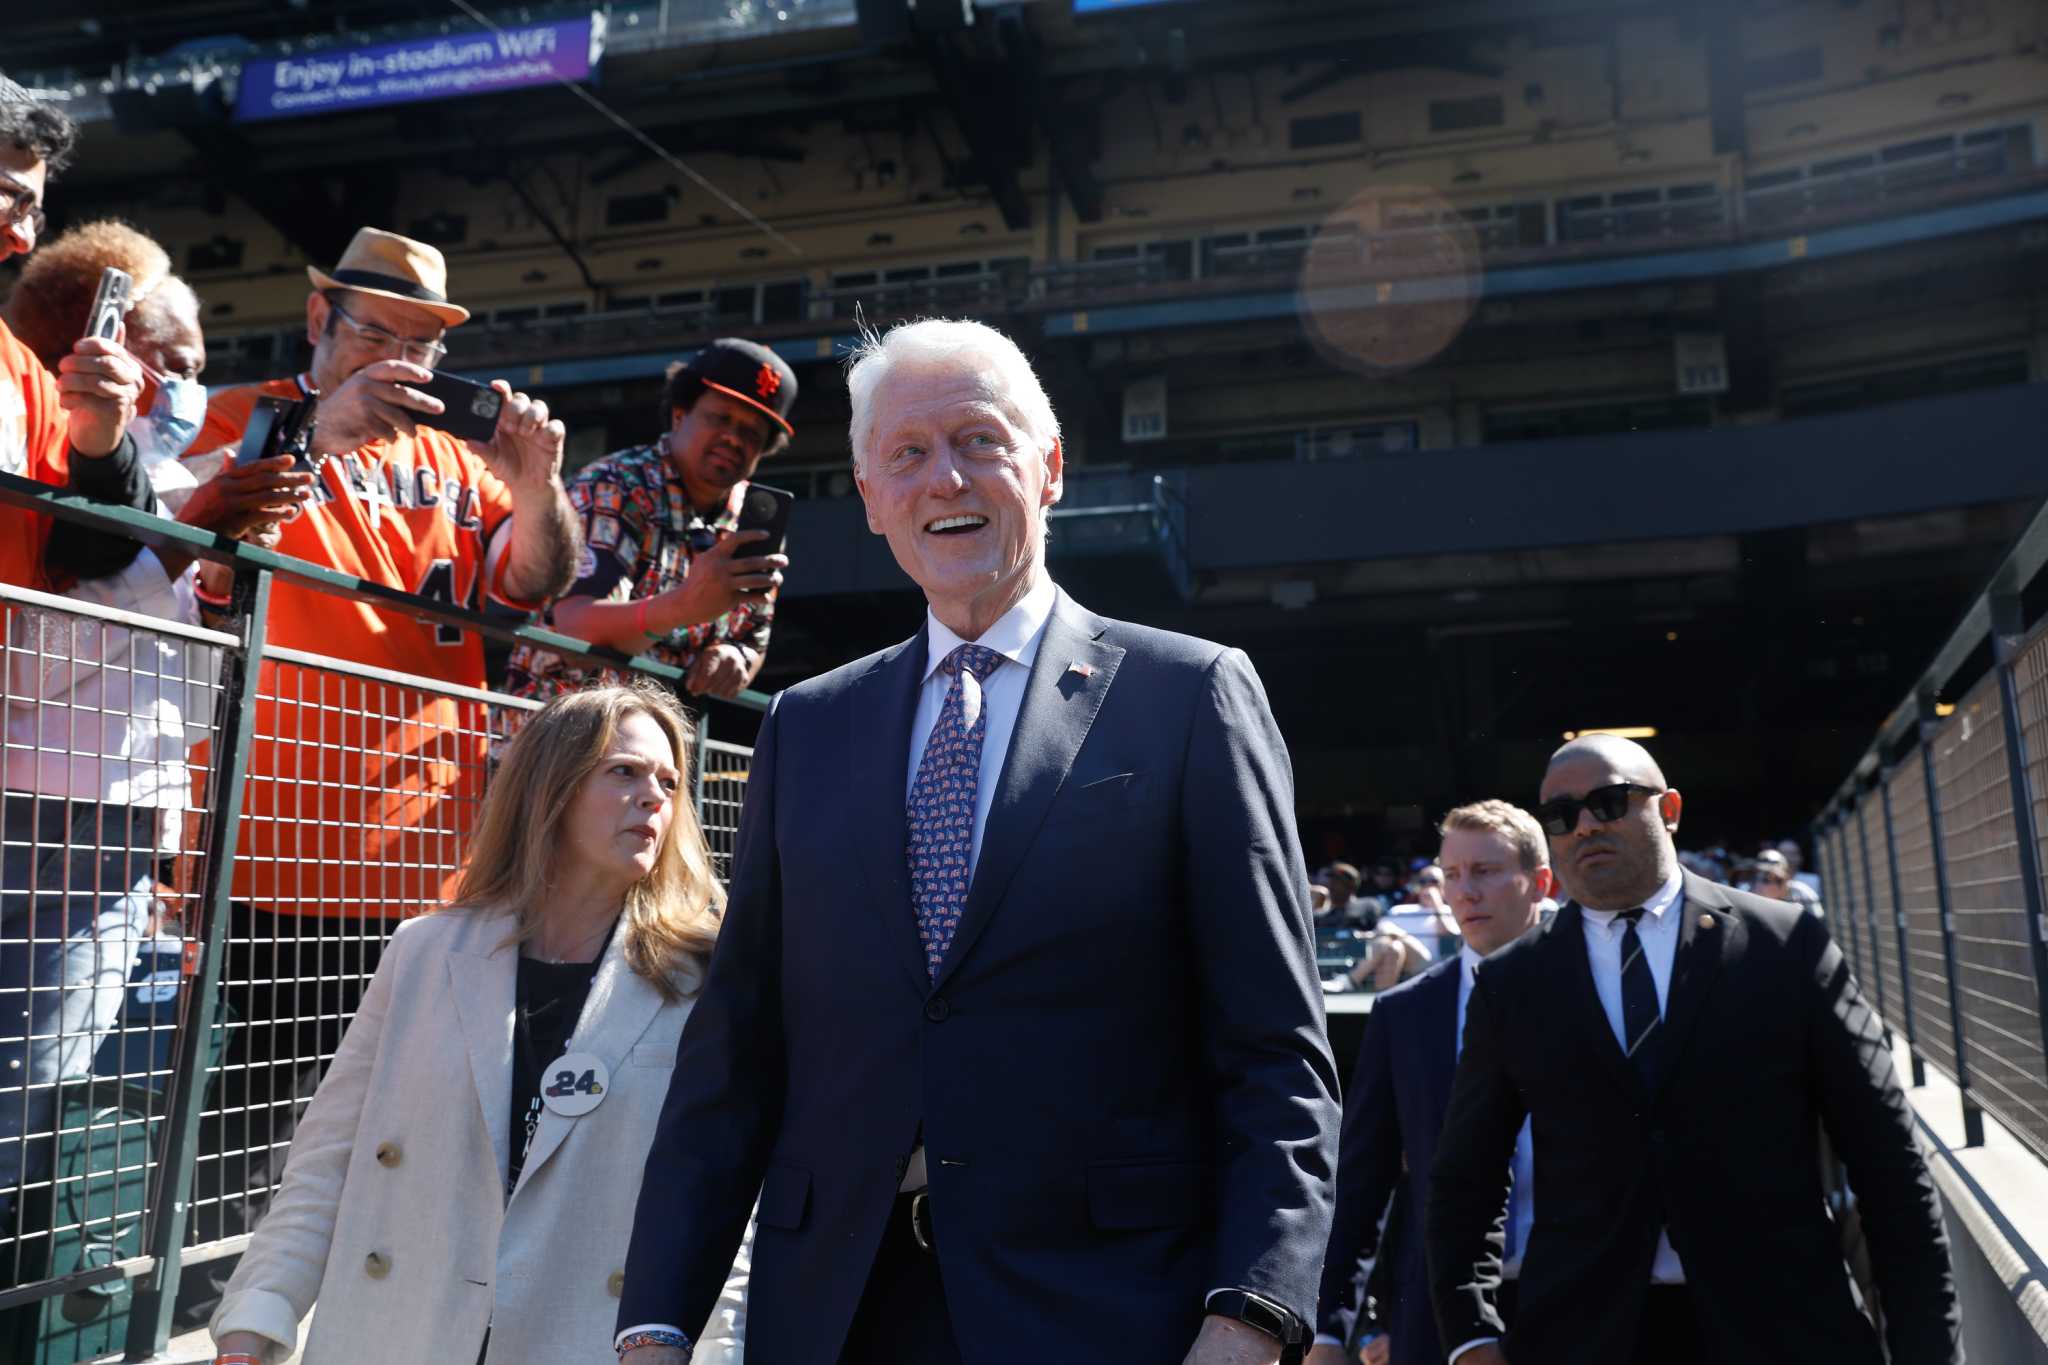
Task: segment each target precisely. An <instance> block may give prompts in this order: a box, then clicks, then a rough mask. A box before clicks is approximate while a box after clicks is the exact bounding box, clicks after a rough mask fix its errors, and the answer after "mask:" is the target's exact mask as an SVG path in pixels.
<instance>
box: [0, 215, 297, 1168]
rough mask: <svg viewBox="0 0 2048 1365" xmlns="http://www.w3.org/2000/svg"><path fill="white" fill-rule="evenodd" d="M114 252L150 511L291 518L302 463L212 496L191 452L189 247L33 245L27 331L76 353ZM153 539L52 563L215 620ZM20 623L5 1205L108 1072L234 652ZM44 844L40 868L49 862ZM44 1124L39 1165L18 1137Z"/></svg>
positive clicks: (90, 583) (87, 542)
mask: <svg viewBox="0 0 2048 1365" xmlns="http://www.w3.org/2000/svg"><path fill="white" fill-rule="evenodd" d="M108 267H113V268H115V269H119V270H122V271H124V272H126V273H127V275H128V276H129V278H130V280H131V281H132V282H133V283H132V294H131V299H132V303H133V306H132V307H131V309H130V311H129V313H128V316H127V318H126V320H125V321H126V325H125V338H124V340H125V345H126V347H127V349H128V351H129V352H130V353H131V354H132V355H133V356H134V357H135V358H136V359H137V360H138V361H139V362H140V364H141V366H142V369H143V376H144V383H143V390H142V395H141V398H140V404H141V406H142V408H143V409H144V411H143V413H142V415H141V416H140V417H138V418H136V419H135V421H134V422H133V423H132V424H131V426H130V429H129V430H130V435H131V437H132V440H133V445H134V451H135V456H136V459H137V461H138V463H139V464H140V466H141V469H142V472H143V474H144V476H145V480H146V483H145V487H146V488H147V489H148V491H149V492H151V493H153V494H154V495H155V496H154V497H152V498H148V499H145V501H146V502H147V503H148V506H146V507H144V508H142V509H141V510H159V503H160V504H161V506H162V507H164V508H168V509H170V510H173V511H175V512H177V513H178V515H179V517H180V519H181V520H184V521H187V522H189V523H191V524H194V525H198V526H202V527H205V528H206V529H209V530H214V531H220V532H223V533H226V534H236V533H238V532H249V533H254V532H257V531H259V530H260V529H261V528H262V527H264V526H266V525H271V526H274V525H275V524H276V521H277V520H278V519H280V518H282V517H283V516H284V515H285V514H286V513H288V512H289V511H290V510H291V509H292V507H293V505H294V495H295V494H297V493H301V492H303V488H304V485H307V484H310V483H311V479H310V478H309V477H308V476H306V475H303V474H294V473H291V472H289V468H288V466H289V461H287V462H285V463H286V466H287V468H286V469H285V470H275V471H271V472H269V473H265V472H263V471H261V470H258V469H242V470H234V471H230V472H229V473H227V474H223V475H220V476H217V477H216V478H214V479H213V480H211V481H209V483H208V484H207V485H206V486H205V487H204V488H202V489H200V490H199V491H198V492H196V493H195V491H194V489H193V487H192V483H191V479H190V476H189V475H188V474H187V473H186V471H185V470H184V469H183V468H182V467H181V466H180V464H179V462H178V459H177V456H178V454H179V452H180V451H181V450H182V449H183V447H184V443H185V442H187V441H189V440H190V439H191V438H192V436H193V434H194V433H196V432H197V431H198V429H199V422H200V419H201V418H202V417H203V415H204V412H205V393H204V390H202V389H199V388H198V386H197V383H196V378H197V375H198V372H199V371H200V370H201V369H203V368H204V366H205V364H206V347H205V341H204V339H203V338H202V336H201V335H200V330H199V311H198V301H197V300H196V299H195V298H194V297H193V295H192V291H191V290H190V289H189V288H187V287H185V286H184V284H183V283H182V282H181V281H179V280H177V279H176V277H174V276H172V275H171V274H170V258H169V257H168V256H167V255H165V253H164V251H163V248H162V247H160V246H158V245H157V244H156V243H155V242H154V241H152V240H150V239H149V238H148V237H146V236H144V235H143V234H142V233H140V232H137V231H136V230H135V229H133V228H130V227H127V226H125V225H123V224H120V223H114V222H99V223H89V224H86V225H85V226H83V227H79V228H75V229H73V230H72V231H70V232H67V233H66V234H65V235H64V236H62V237H60V238H58V239H57V240H56V241H54V242H52V243H50V244H49V245H48V246H47V247H45V248H43V249H42V250H41V251H39V252H37V253H36V254H35V256H34V257H32V258H31V259H30V261H29V263H28V265H27V267H26V268H25V269H24V270H23V271H22V274H21V278H20V279H19V280H18V281H17V282H16V283H15V286H14V290H13V292H12V294H11V295H10V296H9V299H8V309H7V313H8V321H9V323H10V325H12V327H13V328H14V331H15V334H16V335H17V336H18V337H19V338H20V339H21V341H22V343H23V344H25V345H27V346H28V347H29V348H30V349H31V350H32V351H33V352H35V354H36V355H37V357H38V358H39V359H43V360H45V361H46V362H51V361H60V360H61V358H62V357H64V356H67V355H70V354H71V353H72V352H73V350H74V348H75V346H76V344H77V342H78V340H79V337H80V335H81V333H83V331H84V330H85V325H86V321H87V318H88V316H89V315H90V312H91V307H92V299H93V294H94V291H95V290H96V288H97V287H98V284H99V279H100V274H101V272H102V270H104V269H106V268H108ZM186 393H191V394H194V395H196V397H197V399H198V402H197V404H196V405H195V404H194V403H193V402H192V401H191V400H190V399H189V398H184V397H182V396H180V397H178V398H177V399H175V400H174V401H171V402H168V403H167V402H165V401H164V396H165V395H166V394H176V395H183V394H186ZM104 542H113V544H111V545H109V544H105V543H104ZM135 546H136V542H135V541H134V540H133V539H132V538H130V537H124V536H117V535H111V534H107V533H102V532H97V531H91V530H88V529H85V528H81V527H77V526H72V525H68V524H67V525H66V526H64V527H60V528H57V529H56V530H55V531H54V532H53V534H52V536H51V539H50V542H49V545H48V557H49V560H50V563H49V564H48V577H49V578H50V579H51V581H52V583H53V585H54V586H60V587H62V589H63V591H64V594H65V596H66V597H67V598H69V599H70V600H72V601H74V602H80V603H92V604H96V605H98V606H103V607H111V608H115V609H119V610H123V611H129V612H134V613H137V614H140V615H145V616H161V617H165V618H167V619H170V620H173V621H181V622H184V623H186V624H188V625H189V624H196V623H197V621H198V610H197V606H198V604H197V603H196V601H195V600H194V599H193V596H192V576H193V574H192V568H191V562H192V557H191V556H190V555H189V554H185V553H182V552H178V551H174V550H172V549H169V548H143V549H141V550H140V552H139V553H137V552H136V551H135ZM127 553H132V554H134V558H133V559H132V560H131V561H130V562H129V563H128V565H127V566H126V567H125V568H123V569H121V570H120V571H119V572H117V573H111V574H106V575H104V576H100V577H90V576H83V575H84V574H89V573H90V571H91V567H92V566H93V565H95V564H100V563H111V562H114V561H116V560H118V559H119V558H121V557H123V555H124V554H127ZM9 638H10V642H11V646H12V647H11V648H10V650H9V660H8V663H9V668H8V689H7V704H6V721H7V745H8V749H9V751H10V752H13V753H17V754H38V755H40V759H39V761H36V762H22V763H16V764H14V765H12V766H11V767H10V769H9V770H8V771H7V773H6V787H7V790H8V793H9V796H8V802H9V810H8V818H7V842H8V860H7V867H6V876H5V886H6V888H7V889H8V891H9V892H10V893H18V894H22V895H25V896H27V898H28V899H27V908H28V914H27V916H26V917H25V918H21V919H19V921H17V919H16V918H15V917H12V916H10V918H9V919H8V922H7V929H6V932H5V934H4V937H0V952H5V953H6V954H7V957H8V964H7V968H6V970H5V971H4V972H0V977H4V980H5V984H6V986H7V988H8V989H10V990H14V989H20V990H25V991H26V992H27V995H28V996H29V997H31V1000H30V1004H29V1006H28V1007H27V1008H26V1010H25V1011H23V1012H17V1011H16V1010H15V1009H13V1008H11V1007H10V1008H8V1009H7V1011H6V1013H5V1014H4V1015H0V1036H5V1037H6V1038H7V1039H8V1041H7V1042H5V1043H0V1058H4V1060H5V1061H7V1062H15V1063H18V1062H20V1061H21V1060H22V1058H21V1055H20V1054H21V1053H22V1051H23V1049H22V1048H21V1047H20V1046H19V1045H18V1044H17V1043H15V1042H13V1041H12V1039H13V1037H14V1035H15V1034H16V1031H17V1030H16V1019H17V1014H18V1013H19V1017H20V1018H21V1019H23V1020H25V1021H26V1023H27V1024H28V1026H29V1028H28V1030H26V1032H31V1033H33V1034H34V1035H35V1036H36V1037H37V1039H38V1041H37V1042H35V1043H34V1044H33V1045H32V1046H30V1047H29V1048H28V1049H27V1056H26V1063H27V1065H26V1068H25V1071H23V1070H17V1069H16V1068H13V1067H9V1068H5V1069H0V1077H7V1076H9V1075H10V1073H13V1074H20V1075H22V1076H23V1078H24V1079H25V1081H26V1082H27V1084H28V1085H29V1086H30V1087H31V1090H30V1093H29V1095H28V1096H27V1099H26V1101H25V1102H23V1101H20V1100H17V1099H16V1097H15V1096H14V1095H13V1094H12V1093H11V1092H10V1091H9V1090H8V1089H4V1088H0V1208H4V1206H5V1204H6V1203H7V1201H8V1198H9V1196H10V1195H11V1193H12V1191H13V1189H14V1187H15V1183H16V1181H15V1177H16V1176H17V1175H19V1176H21V1177H22V1179H23V1180H25V1181H28V1182H33V1181H35V1180H37V1179H38V1178H40V1176H41V1174H42V1173H43V1167H44V1166H45V1165H46V1163H47V1161H48V1159H49V1155H50V1154H49V1153H48V1152H47V1150H46V1148H47V1146H48V1144H47V1143H37V1142H35V1141H33V1135H35V1134H38V1133H43V1132H47V1131H49V1123H50V1118H51V1110H52V1106H53V1104H54V1101H55V1098H56V1096H55V1092H54V1090H53V1089H50V1088H48V1086H49V1083H50V1082H53V1081H59V1080H70V1079H76V1078H79V1077H83V1076H85V1075H88V1074H90V1072H91V1070H92V1062H93V1056H94V1053H95V1052H96V1051H97V1050H98V1047H99V1044H100V1042H101V1041H102V1040H103V1038H104V1036H105V1031H106V1030H107V1029H108V1028H109V1027H111V1025H112V1024H113V1022H114V1019H115V1016H116V1015H117V1014H118V1011H119V1009H120V1005H121V998H122V996H121V993H122V989H123V988H124V987H125V985H126V983H127V979H128V974H129V970H130V968H131V966H132V964H133V960H134V956H135V953H136V950H137V948H138V946H139V944H140V942H141V940H142V938H143V937H144V936H145V935H146V933H147V931H148V921H149V917H150V912H151V909H152V906H153V903H154V895H153V883H154V881H155V878H154V875H153V866H152V865H153V863H154V862H155V861H156V859H157V858H158V857H160V856H163V855H175V854H176V853H177V852H178V851H179V848H180V844H181V836H182V833H183V825H184V821H183V819H182V815H183V812H184V810H185V808H186V805H187V796H188V794H189V791H190V780H189V778H188V777H187V775H186V771H185V747H186V737H187V734H188V732H190V731H193V730H197V731H202V732H203V730H204V727H205V726H206V724H207V722H208V721H209V719H210V718H211V716H210V713H211V693H210V685H211V681H212V679H211V677H210V674H211V673H212V671H213V669H214V667H215V664H216V661H215V659H214V658H213V657H212V655H211V652H210V651H200V650H195V649H192V648H191V647H189V646H187V645H185V644H184V643H182V642H181V641H179V640H178V639H177V638H175V637H171V636H166V635H158V634H151V633H149V632H146V631H133V630H129V629H126V628H124V627H121V626H114V625H108V624H106V623H105V622H103V621H101V620H99V619H97V618H93V617H86V616H81V615H78V614H76V613H72V612H65V611H45V610H40V609H36V608H17V609H16V610H15V611H14V612H13V613H12V614H11V616H10V620H9ZM188 666H189V667H190V669H191V674H190V676H189V677H188V672H187V670H188ZM31 797H41V798H44V799H43V800H42V801H41V802H34V801H32V800H30V798H31ZM87 814H90V815H92V816H93V817H94V818H93V820H92V821H89V822H88V823H92V825H93V828H92V829H91V830H89V831H88V830H85V829H82V828H79V827H78V824H79V818H80V817H81V816H82V815H87ZM67 849H68V852H67ZM17 850H20V852H19V853H18V854H17ZM32 850H33V852H32ZM31 858H33V859H34V860H35V861H36V862H37V863H39V864H40V866H39V867H37V868H34V869H31V868H30V867H29V866H28V862H29V860H30V859H31ZM67 866H68V874H67V872H66V871H65V868H66V867H67ZM31 887H36V888H40V892H39V893H33V894H32V893H30V890H29V888H31ZM24 973H25V978H24ZM25 983H33V984H32V985H29V984H25ZM13 998H16V997H10V1002H11V1000H12V999H13ZM24 1121H25V1123H26V1130H25V1131H26V1132H27V1133H28V1134H29V1135H30V1142H29V1151H28V1156H29V1160H28V1161H27V1163H26V1168H25V1169H24V1168H23V1162H22V1161H21V1160H20V1155H21V1150H22V1149H21V1146H20V1144H19V1143H18V1142H17V1141H16V1139H20V1138H21V1137H22V1135H23V1132H24V1126H23V1125H24Z"/></svg>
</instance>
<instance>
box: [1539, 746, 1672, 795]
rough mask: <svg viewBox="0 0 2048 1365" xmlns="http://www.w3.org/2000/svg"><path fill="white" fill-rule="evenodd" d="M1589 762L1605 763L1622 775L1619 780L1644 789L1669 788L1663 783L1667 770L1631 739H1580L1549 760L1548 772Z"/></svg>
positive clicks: (1667, 784) (1611, 769)
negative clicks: (1639, 784)
mask: <svg viewBox="0 0 2048 1365" xmlns="http://www.w3.org/2000/svg"><path fill="white" fill-rule="evenodd" d="M1586 760H1592V761H1595V762H1599V763H1603V764H1605V765H1606V766H1607V768H1608V769H1609V770H1610V771H1612V772H1614V773H1616V774H1619V775H1620V780H1622V781H1627V782H1640V783H1641V784H1642V785H1643V786H1645V787H1657V788H1660V789H1661V788H1663V787H1666V786H1669V785H1670V784H1669V783H1667V782H1665V780H1664V770H1663V769H1662V768H1659V767H1658V766H1657V760H1656V759H1654V758H1651V757H1650V751H1649V750H1648V749H1645V748H1644V747H1643V746H1642V745H1640V744H1638V743H1636V742H1635V741H1634V740H1632V739H1623V738H1621V736H1619V735H1581V736H1579V737H1578V738H1577V739H1575V740H1572V741H1570V742H1569V743H1567V744H1566V745H1565V746H1564V747H1563V748H1562V749H1559V750H1558V751H1557V752H1556V753H1554V754H1552V755H1551V756H1550V767H1549V768H1548V769H1547V770H1546V771H1547V772H1556V771H1557V770H1558V768H1559V767H1561V766H1563V765H1565V764H1567V763H1577V762H1582V761H1586Z"/></svg>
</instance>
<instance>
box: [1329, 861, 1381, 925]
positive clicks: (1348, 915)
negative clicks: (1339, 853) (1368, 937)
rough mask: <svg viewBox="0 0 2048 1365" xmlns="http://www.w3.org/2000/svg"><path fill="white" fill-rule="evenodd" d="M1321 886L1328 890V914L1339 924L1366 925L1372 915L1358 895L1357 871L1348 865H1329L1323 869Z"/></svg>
mask: <svg viewBox="0 0 2048 1365" xmlns="http://www.w3.org/2000/svg"><path fill="white" fill-rule="evenodd" d="M1322 881H1323V885H1325V886H1327V887H1329V888H1330V913H1331V914H1332V915H1334V916H1335V917H1336V922H1337V923H1339V924H1360V923H1363V924H1366V925H1367V926H1368V927H1370V924H1371V920H1372V919H1373V915H1372V913H1371V910H1370V908H1369V907H1368V906H1367V905H1366V903H1365V901H1364V900H1363V899H1362V898H1360V896H1359V894H1358V883H1359V876H1358V869H1357V868H1355V867H1353V866H1352V865H1351V864H1350V863H1331V864H1330V865H1329V866H1328V867H1326V868H1324V869H1323V874H1322Z"/></svg>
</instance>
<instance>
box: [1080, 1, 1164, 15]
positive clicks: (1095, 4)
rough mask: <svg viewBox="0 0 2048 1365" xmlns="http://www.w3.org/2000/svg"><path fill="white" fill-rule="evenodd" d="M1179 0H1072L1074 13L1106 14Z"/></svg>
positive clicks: (1147, 7) (1148, 7) (1146, 7)
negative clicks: (1112, 11)
mask: <svg viewBox="0 0 2048 1365" xmlns="http://www.w3.org/2000/svg"><path fill="white" fill-rule="evenodd" d="M1179 3H1181V0H1074V13H1076V14H1107V13H1109V12H1110V11H1111V10H1119V9H1150V8H1151V7H1152V6H1154V5H1174V4H1179Z"/></svg>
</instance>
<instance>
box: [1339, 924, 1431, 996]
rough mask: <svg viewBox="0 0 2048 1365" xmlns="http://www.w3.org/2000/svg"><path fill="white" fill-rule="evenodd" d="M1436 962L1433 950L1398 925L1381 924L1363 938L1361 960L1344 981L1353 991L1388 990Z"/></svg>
mask: <svg viewBox="0 0 2048 1365" xmlns="http://www.w3.org/2000/svg"><path fill="white" fill-rule="evenodd" d="M1435 958H1436V950H1435V949H1434V948H1432V947H1431V946H1430V945H1429V944H1427V943H1424V942H1423V941H1422V940H1421V939H1419V938H1417V937H1415V935H1413V934H1411V933H1409V932H1408V931H1407V930H1406V929H1403V928H1402V927H1401V926H1400V925H1398V924H1388V923H1386V922H1384V921H1382V922H1381V923H1379V924H1376V925H1374V926H1373V928H1372V929H1371V930H1370V931H1369V932H1368V933H1367V934H1366V946H1365V956H1364V957H1361V958H1360V959H1358V961H1357V963H1356V964H1355V965H1354V966H1353V967H1352V968H1351V971H1350V973H1349V975H1348V977H1347V978H1346V979H1347V980H1349V981H1350V983H1351V988H1352V989H1353V990H1364V989H1365V988H1366V987H1368V986H1370V987H1371V988H1372V989H1373V990H1376V991H1383V990H1388V989H1391V988H1392V987H1394V986H1395V985H1398V984H1399V983H1401V982H1403V981H1406V980H1408V979H1409V978H1410V977H1413V976H1420V975H1421V974H1422V973H1423V971H1425V970H1426V969H1427V968H1428V967H1429V964H1430V963H1431V962H1432V961H1434V960H1435Z"/></svg>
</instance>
